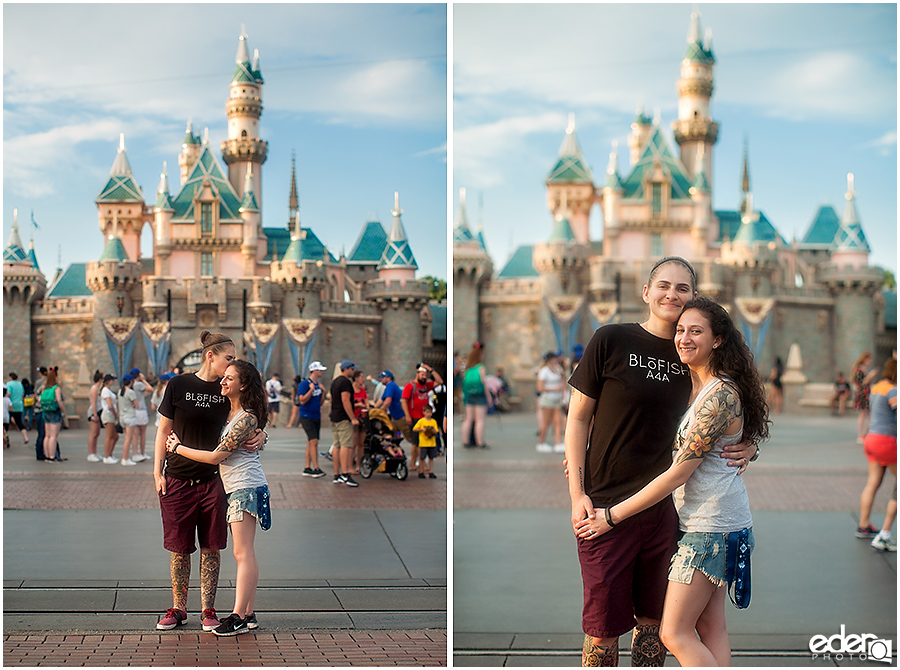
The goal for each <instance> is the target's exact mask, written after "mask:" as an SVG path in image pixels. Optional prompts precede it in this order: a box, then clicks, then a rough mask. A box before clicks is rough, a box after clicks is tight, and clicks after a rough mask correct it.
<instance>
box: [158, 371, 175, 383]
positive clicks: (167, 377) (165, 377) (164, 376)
mask: <svg viewBox="0 0 900 670" xmlns="http://www.w3.org/2000/svg"><path fill="white" fill-rule="evenodd" d="M174 376H175V373H174V372H163V373H162V374H161V375H160V376H159V380H160V381H162V382H167V381H169V380H170V379H171V378H172V377H174Z"/></svg>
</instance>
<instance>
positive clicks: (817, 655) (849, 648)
mask: <svg viewBox="0 0 900 670" xmlns="http://www.w3.org/2000/svg"><path fill="white" fill-rule="evenodd" d="M893 644H894V643H893V642H892V641H891V640H883V639H881V638H879V637H878V636H877V635H874V634H872V633H862V634H860V635H856V634H853V633H851V634H850V635H847V632H846V626H844V624H841V632H840V633H835V634H834V635H831V636H828V635H813V636H812V637H811V638H810V640H809V650H810V651H811V652H812V657H813V659H822V660H837V661H840V660H842V659H844V658H847V659H851V658H853V659H857V660H860V661H878V662H880V663H891V662H893Z"/></svg>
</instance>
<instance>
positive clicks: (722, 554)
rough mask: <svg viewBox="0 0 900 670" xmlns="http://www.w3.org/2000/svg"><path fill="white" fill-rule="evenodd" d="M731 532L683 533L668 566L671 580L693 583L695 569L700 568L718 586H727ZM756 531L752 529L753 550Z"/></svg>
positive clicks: (751, 543)
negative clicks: (729, 537)
mask: <svg viewBox="0 0 900 670" xmlns="http://www.w3.org/2000/svg"><path fill="white" fill-rule="evenodd" d="M728 535H729V534H728V533H694V532H686V533H683V534H682V536H681V539H679V540H678V550H677V551H676V552H675V555H674V556H672V563H671V564H670V565H669V581H670V582H678V583H679V584H690V583H691V579H692V578H693V576H694V570H699V571H700V572H702V573H703V574H704V575H706V577H707V578H708V579H709V581H710V582H712V583H713V584H715V585H716V586H717V587H718V586H727V584H728V581H727V571H728V555H727V553H728V552H727V547H728ZM753 546H754V540H753V531H752V530H751V531H750V551H751V552H752V551H753Z"/></svg>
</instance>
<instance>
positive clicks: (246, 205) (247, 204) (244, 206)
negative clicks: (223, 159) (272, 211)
mask: <svg viewBox="0 0 900 670" xmlns="http://www.w3.org/2000/svg"><path fill="white" fill-rule="evenodd" d="M239 211H241V212H259V205H257V204H256V195H255V194H254V193H253V163H248V164H247V173H246V174H245V175H244V197H243V198H242V199H241V207H240V210H239Z"/></svg>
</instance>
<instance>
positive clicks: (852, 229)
mask: <svg viewBox="0 0 900 670" xmlns="http://www.w3.org/2000/svg"><path fill="white" fill-rule="evenodd" d="M845 197H846V198H847V204H846V206H845V207H844V215H843V216H842V217H841V225H840V227H839V228H838V231H837V234H836V235H835V236H834V246H835V247H836V251H865V252H867V253H868V252H869V251H870V248H869V243H868V242H867V241H866V234H865V233H864V232H863V229H862V225H861V224H860V222H859V214H858V213H857V211H856V193H855V191H854V190H853V173H850V174H848V175H847V195H846V196H845Z"/></svg>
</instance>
